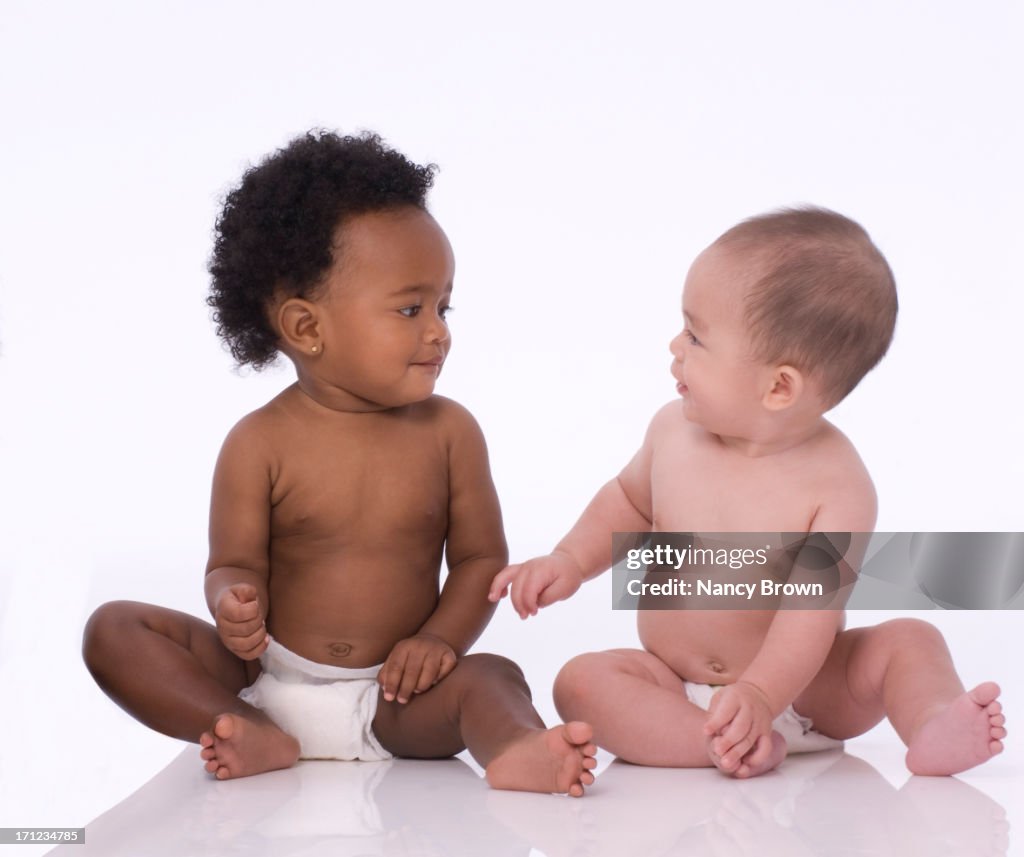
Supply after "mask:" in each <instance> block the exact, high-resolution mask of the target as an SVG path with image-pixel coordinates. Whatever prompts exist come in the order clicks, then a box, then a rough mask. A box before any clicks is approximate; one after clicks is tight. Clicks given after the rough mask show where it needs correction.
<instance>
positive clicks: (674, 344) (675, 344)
mask: <svg viewBox="0 0 1024 857" xmlns="http://www.w3.org/2000/svg"><path fill="white" fill-rule="evenodd" d="M668 350H669V351H671V352H672V356H673V357H675V358H676V360H682V359H683V335H682V334H681V333H680V334H679V335H678V336H676V337H674V338H673V339H672V341H671V342H669V344H668Z"/></svg>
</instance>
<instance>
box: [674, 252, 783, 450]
mask: <svg viewBox="0 0 1024 857" xmlns="http://www.w3.org/2000/svg"><path fill="white" fill-rule="evenodd" d="M755 276H756V271H754V270H751V265H750V264H749V261H748V262H747V263H746V264H745V265H744V264H741V260H738V259H736V258H734V256H733V255H732V254H730V253H728V252H726V251H723V250H722V249H721V248H719V247H715V246H712V247H709V248H708V249H707V250H705V251H704V252H703V253H701V254H700V256H698V257H697V259H696V260H695V261H694V263H693V265H692V266H691V267H690V272H689V274H687V277H686V285H685V286H684V287H683V324H684V328H683V331H682V332H681V333H680V334H679V335H678V336H677V337H676V338H675V339H673V340H672V342H671V344H670V346H669V348H670V350H671V351H672V356H673V358H674V359H673V361H672V375H673V377H674V378H675V379H676V381H677V382H678V384H677V386H676V389H677V390H678V392H679V394H680V395H681V396H682V397H683V413H684V415H685V416H686V418H687V419H689V420H691V421H693V422H696V423H698V424H699V425H701V426H703V427H704V428H706V429H707V430H708V431H710V432H712V433H714V434H718V435H723V436H729V437H748V436H749V432H750V428H751V427H752V426H753V424H754V422H753V421H754V420H756V419H757V418H758V417H759V416H760V415H761V414H762V413H763V410H762V408H761V400H762V396H763V392H764V385H765V383H766V381H767V378H768V376H769V375H770V367H767V366H764V365H763V364H760V363H757V362H756V361H754V360H752V359H751V358H750V357H749V356H748V354H749V345H750V337H749V335H748V333H747V330H746V325H745V324H744V321H743V301H744V296H745V294H746V291H747V289H748V288H749V287H750V285H751V284H752V282H753V279H754V277H755Z"/></svg>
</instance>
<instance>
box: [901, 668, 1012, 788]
mask: <svg viewBox="0 0 1024 857" xmlns="http://www.w3.org/2000/svg"><path fill="white" fill-rule="evenodd" d="M998 696H999V685H998V684H996V683H995V682H994V681H986V682H984V683H982V684H979V685H978V686H977V687H976V688H974V690H969V691H967V692H966V693H964V694H962V695H960V696H958V697H957V698H956V699H954V700H953V701H952V702H951V703H950V704H949V705H947V706H946V707H945V708H943V709H942V710H940V711H939V712H938V713H936V714H935V715H934V716H933V717H932V718H931V719H930V720H928V721H926V722H925V724H924V725H923V726H921V727H920V728H919V729H918V730H917V732H916V733H915V734H914V737H913V738H911V739H910V744H909V746H908V748H907V768H909V769H910V771H911V773H914V774H921V775H923V776H931V777H942V776H948V775H949V774H958V773H960V772H961V771H966V770H967V769H968V768H973V767H974V766H975V765H980V764H981V763H982V762H987V761H988V760H989V759H991V758H992V757H993V756H995V755H996V754H997V753H1001V752H1003V742H1002V739H1003V738H1005V737H1006V730H1005V729H1004V728H1003V724H1005V723H1006V718H1005V717H1003V706H1002V705H1001V704H1000V703H999V702H997V701H996V697H998Z"/></svg>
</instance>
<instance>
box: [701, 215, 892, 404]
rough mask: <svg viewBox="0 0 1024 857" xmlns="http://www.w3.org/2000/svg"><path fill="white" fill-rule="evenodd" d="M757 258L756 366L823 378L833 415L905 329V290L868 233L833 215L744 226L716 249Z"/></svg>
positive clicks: (749, 308) (757, 220)
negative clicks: (900, 321) (901, 302)
mask: <svg viewBox="0 0 1024 857" xmlns="http://www.w3.org/2000/svg"><path fill="white" fill-rule="evenodd" d="M712 246H718V247H723V248H728V249H729V250H730V251H733V250H739V251H740V252H750V253H752V254H753V255H754V261H755V263H756V264H757V267H758V269H759V271H760V273H759V275H758V277H757V279H756V280H755V281H754V283H753V284H752V285H751V286H750V288H749V289H748V291H747V294H746V299H745V307H744V317H745V321H746V324H747V328H748V330H749V331H750V334H751V338H752V346H751V350H752V353H751V356H752V357H753V358H754V359H756V360H759V361H762V362H765V363H773V364H781V363H788V364H790V365H792V366H794V367H795V368H797V369H800V370H801V371H803V372H807V373H808V374H809V375H810V376H812V377H814V378H816V379H817V380H818V381H819V383H820V385H821V391H822V395H823V396H824V398H825V400H826V403H827V405H828V407H832V406H833V405H836V404H838V403H839V402H840V401H842V399H844V398H845V397H846V396H847V395H848V394H849V393H850V391H851V390H853V388H854V387H856V386H857V384H858V383H860V380H861V378H863V377H864V376H865V375H866V374H867V373H868V372H869V371H870V370H871V369H873V368H874V367H875V365H877V363H878V361H879V360H881V359H882V357H883V356H884V354H885V352H886V351H887V350H888V348H889V343H890V342H892V336H893V331H894V329H895V327H896V313H897V309H898V304H897V300H896V282H895V280H894V279H893V275H892V271H891V270H890V268H889V263H888V262H886V261H885V257H884V256H883V255H882V254H881V252H880V251H879V250H878V248H877V247H876V246H875V245H874V244H873V243H872V241H871V238H870V237H869V236H868V233H867V232H866V231H865V230H864V228H863V227H862V226H860V224H858V223H856V222H854V221H853V220H850V218H848V217H844V216H843V215H841V214H837V213H836V212H834V211H829V210H828V209H825V208H815V207H801V208H787V209H782V210H779V211H773V212H769V213H768V214H761V215H758V216H757V217H752V218H750V219H749V220H744V221H743V222H742V223H739V224H737V225H736V226H734V227H733V228H732V229H730V230H728V231H727V232H726V233H725V234H723V235H722V236H721V237H720V238H718V240H717V241H715V243H714V245H712Z"/></svg>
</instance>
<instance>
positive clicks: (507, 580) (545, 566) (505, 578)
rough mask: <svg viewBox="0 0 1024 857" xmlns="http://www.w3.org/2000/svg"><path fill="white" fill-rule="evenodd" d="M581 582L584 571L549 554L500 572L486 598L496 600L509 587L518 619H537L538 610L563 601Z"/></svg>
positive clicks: (562, 556) (564, 556) (560, 555)
mask: <svg viewBox="0 0 1024 857" xmlns="http://www.w3.org/2000/svg"><path fill="white" fill-rule="evenodd" d="M582 583H583V570H582V569H581V568H580V567H579V564H578V563H577V562H576V560H574V559H573V558H572V557H571V556H569V555H568V554H565V553H558V552H556V553H552V554H549V555H548V556H539V557H537V558H536V559H531V560H529V561H527V562H524V563H522V564H521V565H510V566H509V567H508V568H506V569H504V570H502V571H499V572H498V573H497V574H496V575H495V576H494V580H493V581H492V582H491V591H490V592H489V593H488V594H487V597H488V598H489V599H490V600H491V601H497V600H499V599H500V598H504V597H505V596H506V595H508V591H509V585H510V584H511V586H512V607H513V608H515V611H516V613H518V614H519V617H520V618H521V619H525V618H526V617H527V616H536V615H537V611H538V610H539V609H540V608H541V607H547V606H548V605H549V604H554V603H555V602H556V601H563V600H565V599H566V598H568V597H569V596H570V595H572V594H573V593H574V592H575V591H576V590H577V589H579V588H580V585H581V584H582Z"/></svg>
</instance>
